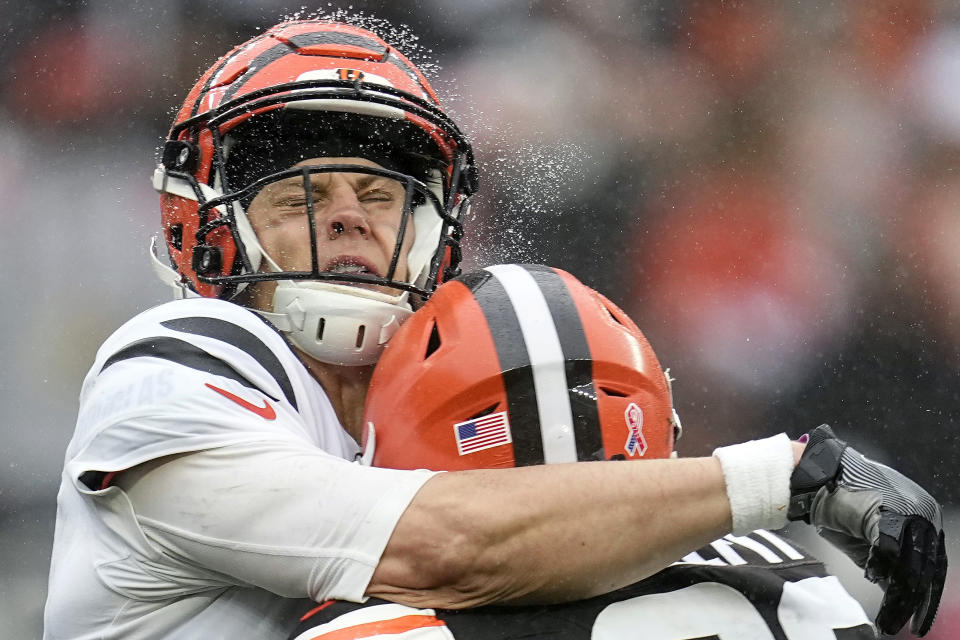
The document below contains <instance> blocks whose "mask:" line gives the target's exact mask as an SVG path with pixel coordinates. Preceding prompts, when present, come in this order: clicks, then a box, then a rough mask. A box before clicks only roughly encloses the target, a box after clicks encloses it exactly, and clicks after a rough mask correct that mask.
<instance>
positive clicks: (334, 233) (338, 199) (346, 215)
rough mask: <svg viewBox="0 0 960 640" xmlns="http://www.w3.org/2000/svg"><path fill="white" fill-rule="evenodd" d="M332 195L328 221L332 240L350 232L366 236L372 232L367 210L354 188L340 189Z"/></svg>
mask: <svg viewBox="0 0 960 640" xmlns="http://www.w3.org/2000/svg"><path fill="white" fill-rule="evenodd" d="M332 195H333V197H332V198H331V202H330V204H329V205H328V206H329V215H328V217H327V221H326V228H327V236H328V237H329V238H330V239H331V240H335V239H337V238H339V237H340V236H343V235H350V234H358V235H359V236H360V237H361V238H366V237H367V236H368V235H369V234H370V227H369V225H368V223H367V215H366V211H364V209H363V207H362V206H361V205H360V201H359V200H357V195H356V193H354V191H353V189H339V190H337V192H336V193H335V194H332Z"/></svg>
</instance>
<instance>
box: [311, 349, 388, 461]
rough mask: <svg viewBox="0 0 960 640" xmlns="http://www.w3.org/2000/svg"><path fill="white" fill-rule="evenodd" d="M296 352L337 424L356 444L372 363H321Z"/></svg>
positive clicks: (359, 435) (360, 428)
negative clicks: (328, 402)
mask: <svg viewBox="0 0 960 640" xmlns="http://www.w3.org/2000/svg"><path fill="white" fill-rule="evenodd" d="M297 355H298V356H300V360H301V361H302V362H303V364H304V366H306V367H307V371H309V372H310V375H312V376H313V377H314V378H315V379H316V380H317V382H319V383H320V386H321V387H323V390H324V391H325V392H326V394H327V397H328V398H330V403H331V404H332V405H333V410H334V411H335V412H336V413H337V418H339V419H340V424H341V425H343V428H344V429H346V431H347V433H349V434H350V435H351V436H352V437H353V439H354V440H356V441H357V443H360V440H361V433H362V428H363V407H364V403H365V402H366V400H367V388H368V387H369V386H370V377H371V376H372V375H373V365H370V366H365V367H345V366H340V365H334V364H327V363H325V362H320V361H319V360H317V359H316V358H313V357H311V356H309V355H307V354H306V353H304V352H303V351H300V350H299V349H297Z"/></svg>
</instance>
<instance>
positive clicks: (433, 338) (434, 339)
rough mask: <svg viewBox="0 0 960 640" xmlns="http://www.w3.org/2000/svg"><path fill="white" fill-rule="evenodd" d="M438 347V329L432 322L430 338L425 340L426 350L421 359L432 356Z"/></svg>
mask: <svg viewBox="0 0 960 640" xmlns="http://www.w3.org/2000/svg"><path fill="white" fill-rule="evenodd" d="M439 348H440V331H439V329H437V323H436V322H434V323H433V328H432V329H430V338H429V339H428V340H427V352H426V353H424V354H423V359H424V360H426V359H427V358H429V357H430V356H432V355H433V354H434V353H435V352H436V350H437V349H439Z"/></svg>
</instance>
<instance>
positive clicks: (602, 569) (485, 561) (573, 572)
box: [367, 458, 731, 608]
mask: <svg viewBox="0 0 960 640" xmlns="http://www.w3.org/2000/svg"><path fill="white" fill-rule="evenodd" d="M730 530H731V514H730V503H729V501H728V500H727V495H726V490H725V486H724V477H723V472H722V470H721V467H720V463H719V461H718V460H717V459H715V458H689V459H681V460H650V461H646V462H644V463H642V464H638V463H634V464H629V463H622V462H594V463H574V464H566V465H549V466H539V467H524V468H520V469H502V470H487V471H463V472H457V473H447V474H441V475H438V476H435V477H433V478H431V479H430V480H429V481H428V482H427V483H426V484H425V485H424V487H423V488H422V489H421V490H420V492H419V493H418V494H417V496H416V497H415V498H414V500H413V501H412V503H411V504H410V506H409V507H407V510H406V511H405V512H404V514H403V516H401V518H400V521H399V522H398V523H397V527H396V528H395V529H394V532H393V536H392V537H391V539H390V542H389V543H388V544H387V547H386V550H385V551H384V554H383V556H382V557H381V559H380V563H379V565H378V566H377V570H376V571H375V572H374V575H373V579H372V580H371V583H370V585H369V587H368V588H367V595H370V596H376V597H381V598H384V599H387V600H392V601H394V602H399V603H401V604H407V605H411V606H419V607H423V606H430V607H441V608H462V607H470V606H478V605H482V604H487V603H490V602H496V601H516V602H557V601H566V600H574V599H580V598H586V597H590V596H593V595H597V594H600V593H606V592H607V591H610V590H613V589H616V588H619V587H622V586H624V585H626V584H630V583H632V582H635V581H637V580H640V579H642V578H644V577H647V576H649V575H651V574H653V573H655V572H657V571H659V570H661V569H663V568H664V567H666V566H668V565H669V564H670V563H671V562H673V561H675V560H677V559H678V558H680V557H682V556H683V555H685V554H687V553H689V552H690V551H692V550H694V549H697V548H698V547H700V546H702V545H704V544H707V543H708V542H710V541H711V540H715V539H716V538H718V537H721V536H723V535H724V534H726V533H729V532H730Z"/></svg>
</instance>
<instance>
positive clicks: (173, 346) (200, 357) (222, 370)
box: [100, 336, 279, 401]
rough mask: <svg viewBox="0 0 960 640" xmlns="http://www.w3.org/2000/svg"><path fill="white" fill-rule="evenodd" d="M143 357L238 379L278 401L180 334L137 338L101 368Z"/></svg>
mask: <svg viewBox="0 0 960 640" xmlns="http://www.w3.org/2000/svg"><path fill="white" fill-rule="evenodd" d="M143 357H148V358H162V359H163V360H169V361H170V362H176V363H177V364H180V365H183V366H185V367H189V368H191V369H196V370H197V371H203V372H205V373H210V374H213V375H215V376H221V377H223V378H229V379H231V380H235V381H237V382H239V383H240V384H242V385H243V386H245V387H248V388H250V389H256V390H258V391H260V392H261V393H263V394H264V395H266V396H267V397H269V398H271V399H273V400H274V401H279V398H275V397H274V396H273V394H271V393H267V392H266V391H265V390H263V389H261V388H260V387H258V386H257V385H255V384H254V383H252V382H251V381H250V380H249V379H248V378H247V377H246V376H244V375H243V374H242V373H240V372H239V371H237V370H236V369H234V368H233V367H231V366H230V365H229V364H227V363H226V362H224V361H223V360H221V359H220V358H217V357H215V356H212V355H210V354H209V353H207V352H206V351H204V350H203V349H201V348H200V347H198V346H196V345H193V344H190V343H189V342H187V341H185V340H180V339H179V338H170V337H166V336H159V337H156V338H146V339H144V340H138V341H136V342H133V343H131V344H128V345H127V346H125V347H124V348H123V349H120V350H119V351H117V352H116V353H115V354H113V355H112V356H110V357H109V358H108V359H107V361H106V362H105V363H103V367H101V368H100V372H101V373H103V371H104V370H106V369H107V368H108V367H110V366H112V365H115V364H116V363H118V362H123V361H124V360H130V359H132V358H143Z"/></svg>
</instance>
